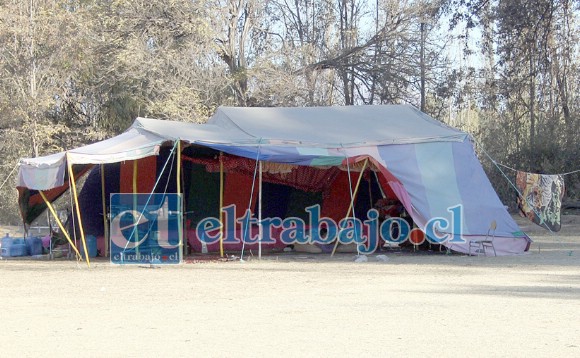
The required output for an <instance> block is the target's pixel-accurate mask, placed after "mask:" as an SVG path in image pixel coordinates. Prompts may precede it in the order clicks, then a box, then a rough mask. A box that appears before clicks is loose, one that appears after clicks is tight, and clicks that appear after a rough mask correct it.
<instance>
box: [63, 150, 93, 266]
mask: <svg viewBox="0 0 580 358" xmlns="http://www.w3.org/2000/svg"><path fill="white" fill-rule="evenodd" d="M67 165H68V172H69V176H70V179H71V188H72V192H73V198H74V200H75V207H76V212H77V219H78V224H79V229H80V232H81V241H82V243H83V249H84V251H85V258H86V260H87V266H88V267H89V268H91V259H90V258H89V252H88V250H87V241H86V240H85V230H84V229H83V221H82V218H81V208H80V206H79V197H78V194H77V185H76V183H75V177H74V172H73V168H72V164H71V162H70V160H69V159H68V154H67Z"/></svg>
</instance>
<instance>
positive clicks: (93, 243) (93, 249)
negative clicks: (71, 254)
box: [79, 235, 97, 258]
mask: <svg viewBox="0 0 580 358" xmlns="http://www.w3.org/2000/svg"><path fill="white" fill-rule="evenodd" d="M85 242H86V243H87V251H88V252H89V257H97V238H96V237H94V236H93V235H88V236H86V237H85ZM79 251H80V253H81V256H82V257H83V258H84V257H85V249H84V247H83V244H82V243H81V244H80V247H79Z"/></svg>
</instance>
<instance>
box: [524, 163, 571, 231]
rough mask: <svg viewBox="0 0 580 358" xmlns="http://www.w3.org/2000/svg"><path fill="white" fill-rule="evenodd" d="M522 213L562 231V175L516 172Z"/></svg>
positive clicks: (547, 226)
mask: <svg viewBox="0 0 580 358" xmlns="http://www.w3.org/2000/svg"><path fill="white" fill-rule="evenodd" d="M516 186H517V188H518V191H519V193H520V195H518V208H519V210H520V215H522V216H525V217H527V218H528V219H530V220H531V221H532V222H533V223H535V224H537V225H540V226H542V227H544V228H547V229H548V230H550V231H554V232H556V231H560V228H561V223H560V211H561V208H562V198H563V197H564V188H565V187H564V178H563V177H562V175H546V174H533V173H526V172H520V171H518V172H517V174H516Z"/></svg>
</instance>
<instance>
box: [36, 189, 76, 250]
mask: <svg viewBox="0 0 580 358" xmlns="http://www.w3.org/2000/svg"><path fill="white" fill-rule="evenodd" d="M38 192H39V193H40V196H41V197H42V200H44V202H45V203H46V206H47V207H48V210H50V212H51V213H52V216H54V218H55V219H56V224H57V225H58V227H59V228H60V231H61V232H62V233H63V234H64V237H65V238H66V240H67V241H68V243H69V244H70V246H71V247H72V248H73V249H74V250H75V252H76V253H77V255H78V257H81V254H80V252H79V250H77V247H76V246H75V245H74V244H73V242H72V240H71V238H70V236H69V235H68V232H66V229H65V228H64V225H63V224H62V222H61V221H60V218H59V217H58V215H57V213H56V211H55V210H54V207H53V206H52V204H51V203H50V201H48V199H47V198H46V196H45V195H44V193H43V192H42V190H39V191H38Z"/></svg>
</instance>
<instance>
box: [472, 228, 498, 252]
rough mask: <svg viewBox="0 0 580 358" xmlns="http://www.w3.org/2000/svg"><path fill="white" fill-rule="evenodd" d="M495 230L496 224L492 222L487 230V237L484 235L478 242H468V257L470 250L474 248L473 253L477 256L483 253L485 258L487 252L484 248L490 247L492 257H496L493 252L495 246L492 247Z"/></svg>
mask: <svg viewBox="0 0 580 358" xmlns="http://www.w3.org/2000/svg"><path fill="white" fill-rule="evenodd" d="M496 228H497V222H496V221H495V220H493V221H492V222H491V224H490V225H489V229H488V230H487V235H485V238H484V239H480V240H472V241H470V242H469V255H470V256H471V248H472V247H473V248H475V253H477V255H478V256H479V254H480V253H482V252H483V254H484V255H485V256H487V252H486V251H485V248H486V247H487V248H489V247H491V248H492V249H493V255H494V256H497V253H496V252H495V246H493V239H494V238H495V229H496Z"/></svg>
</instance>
